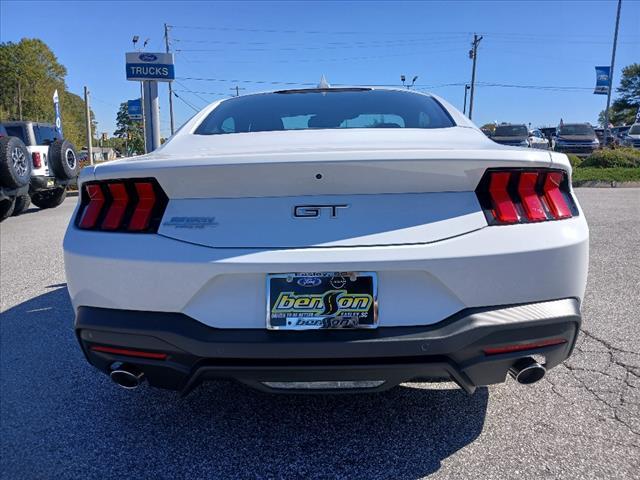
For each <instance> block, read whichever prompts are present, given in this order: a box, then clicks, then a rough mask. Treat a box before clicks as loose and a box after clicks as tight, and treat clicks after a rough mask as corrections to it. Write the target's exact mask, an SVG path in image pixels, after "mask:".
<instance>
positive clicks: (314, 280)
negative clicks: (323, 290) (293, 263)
mask: <svg viewBox="0 0 640 480" xmlns="http://www.w3.org/2000/svg"><path fill="white" fill-rule="evenodd" d="M297 283H298V285H300V286H301V287H317V286H318V285H320V284H321V283H322V280H320V279H319V278H318V277H302V278H299V279H298V282H297Z"/></svg>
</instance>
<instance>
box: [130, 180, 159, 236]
mask: <svg viewBox="0 0 640 480" xmlns="http://www.w3.org/2000/svg"><path fill="white" fill-rule="evenodd" d="M136 192H137V193H138V204H137V205H136V208H135V210H134V212H133V216H132V217H131V222H129V230H132V231H140V230H144V229H145V228H147V226H148V225H149V219H150V218H151V212H152V211H153V206H154V205H155V203H156V194H155V193H153V185H151V184H150V183H141V182H138V183H136Z"/></svg>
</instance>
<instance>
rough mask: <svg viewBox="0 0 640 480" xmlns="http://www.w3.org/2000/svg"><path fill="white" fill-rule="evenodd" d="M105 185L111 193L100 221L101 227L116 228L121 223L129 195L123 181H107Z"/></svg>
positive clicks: (106, 228)
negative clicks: (104, 214)
mask: <svg viewBox="0 0 640 480" xmlns="http://www.w3.org/2000/svg"><path fill="white" fill-rule="evenodd" d="M107 186H108V188H109V193H110V194H111V205H110V206H109V210H107V215H106V216H105V217H104V220H103V221H102V229H103V230H116V229H117V228H118V227H119V226H120V224H121V223H122V217H124V212H125V210H126V209H127V204H128V203H129V195H127V188H126V187H125V186H124V183H109V184H108V185H107Z"/></svg>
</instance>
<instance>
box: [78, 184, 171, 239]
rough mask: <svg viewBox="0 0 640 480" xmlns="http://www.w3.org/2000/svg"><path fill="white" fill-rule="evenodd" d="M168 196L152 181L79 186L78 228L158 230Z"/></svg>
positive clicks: (120, 230)
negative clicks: (80, 190) (80, 188)
mask: <svg viewBox="0 0 640 480" xmlns="http://www.w3.org/2000/svg"><path fill="white" fill-rule="evenodd" d="M166 206H167V196H166V195H165V194H164V192H163V191H162V188H160V185H158V182H156V180H154V179H149V178H146V179H124V180H109V181H106V182H88V183H85V184H84V185H83V186H82V193H81V205H80V209H79V212H78V216H77V221H76V225H77V226H78V228H82V229H91V230H103V231H116V232H124V231H128V232H142V233H153V232H157V231H158V226H159V225H160V220H161V219H162V215H163V214H164V209H165V208H166Z"/></svg>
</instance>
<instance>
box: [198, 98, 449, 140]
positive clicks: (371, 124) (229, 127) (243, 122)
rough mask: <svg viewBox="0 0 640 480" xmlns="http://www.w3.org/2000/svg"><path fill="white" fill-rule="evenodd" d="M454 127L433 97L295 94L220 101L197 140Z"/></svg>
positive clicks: (199, 128) (201, 126)
mask: <svg viewBox="0 0 640 480" xmlns="http://www.w3.org/2000/svg"><path fill="white" fill-rule="evenodd" d="M454 125H455V123H454V122H453V120H452V119H451V117H450V116H449V114H448V113H447V112H446V111H445V110H444V108H443V107H442V106H441V105H440V104H439V103H438V102H437V101H436V100H434V99H433V98H431V97H429V96H426V95H420V94H416V93H411V92H402V91H393V90H369V89H344V90H338V89H333V90H299V91H284V92H275V93H265V94H259V95H247V96H244V97H237V98H231V99H229V100H226V101H224V102H222V103H221V104H220V105H219V106H218V107H217V108H216V109H215V110H213V111H212V112H211V113H210V114H209V115H208V116H207V118H206V119H205V120H204V121H203V122H202V123H201V124H200V126H199V127H198V128H197V129H196V131H195V133H196V134H199V135H221V134H225V133H246V132H270V131H277V130H309V129H333V128H446V127H453V126H454Z"/></svg>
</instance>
